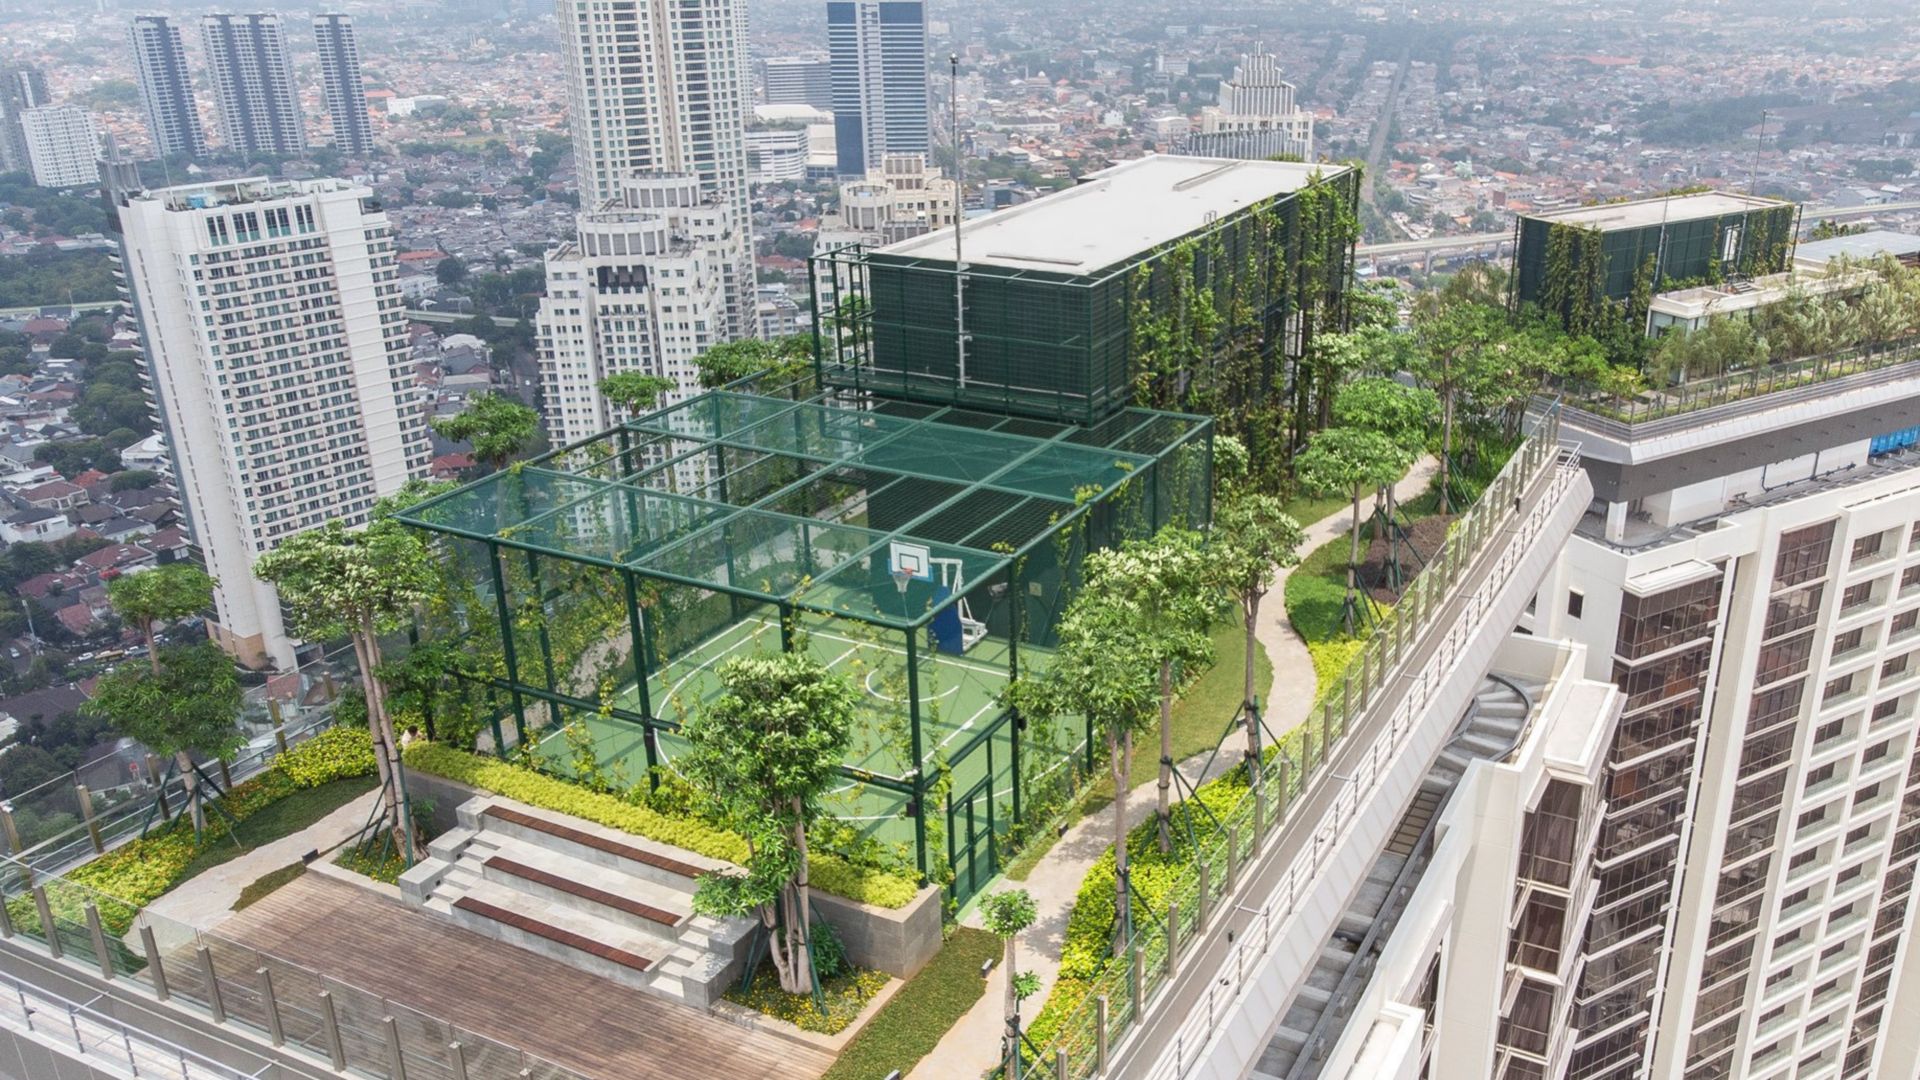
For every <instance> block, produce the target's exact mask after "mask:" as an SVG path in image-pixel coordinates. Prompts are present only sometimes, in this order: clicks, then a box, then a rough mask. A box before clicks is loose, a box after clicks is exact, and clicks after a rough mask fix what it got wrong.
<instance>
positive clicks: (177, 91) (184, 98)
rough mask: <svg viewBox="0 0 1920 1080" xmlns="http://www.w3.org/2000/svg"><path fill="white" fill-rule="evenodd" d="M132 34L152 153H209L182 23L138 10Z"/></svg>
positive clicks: (135, 64)
mask: <svg viewBox="0 0 1920 1080" xmlns="http://www.w3.org/2000/svg"><path fill="white" fill-rule="evenodd" d="M129 36H130V37H131V38H132V41H133V61H134V68H135V70H136V71H137V73H138V74H139V76H140V102H141V104H142V105H144V106H145V107H146V110H147V130H148V132H149V133H150V134H152V136H153V149H154V153H156V154H158V155H160V156H161V157H171V156H173V155H174V154H184V155H186V156H187V157H193V158H198V157H205V156H206V153H207V137H206V134H205V133H204V132H203V131H202V130H201V128H200V108H199V105H198V104H197V103H196V102H195V101H194V100H193V77H192V76H191V75H189V74H188V73H187V52H186V48H185V47H184V46H182V45H181V43H180V28H179V27H177V26H175V25H174V24H173V22H172V21H171V20H170V19H168V18H167V17H166V16H165V15H137V16H135V17H134V20H133V26H132V28H131V29H130V30H129Z"/></svg>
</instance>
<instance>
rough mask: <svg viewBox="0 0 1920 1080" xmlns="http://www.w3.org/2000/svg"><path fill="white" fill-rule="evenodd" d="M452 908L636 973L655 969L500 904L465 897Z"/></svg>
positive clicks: (623, 952)
mask: <svg viewBox="0 0 1920 1080" xmlns="http://www.w3.org/2000/svg"><path fill="white" fill-rule="evenodd" d="M453 906H454V907H455V908H458V909H459V910H461V911H465V912H469V913H471V914H474V915H478V916H480V917H481V918H483V919H492V920H493V921H494V922H497V923H500V924H502V925H504V926H511V927H513V928H514V929H516V930H520V931H524V932H526V933H529V934H532V935H533V936H535V937H541V938H545V939H547V940H548V941H551V942H553V943H554V944H556V945H565V946H566V947H567V948H569V949H578V950H580V951H581V952H583V953H586V954H587V955H589V956H597V957H599V958H600V959H602V960H606V961H608V962H609V963H614V964H619V965H620V966H621V967H626V968H632V969H633V970H634V971H642V972H643V971H646V970H647V969H648V968H649V967H652V966H653V961H652V960H649V959H647V958H646V957H644V956H641V955H639V954H638V953H631V952H628V951H627V950H625V949H616V948H614V947H613V946H611V945H607V944H604V943H602V942H598V941H595V940H593V939H592V938H589V937H586V936H585V935H582V934H576V933H574V932H573V931H571V930H562V929H560V928H559V927H557V926H551V925H549V924H547V923H543V922H541V921H540V920H538V919H529V918H527V917H526V916H525V915H522V914H520V913H519V912H517V911H508V910H507V909H506V908H503V907H499V906H498V905H495V904H489V903H487V902H486V901H485V900H476V899H474V898H473V897H471V896H463V897H461V898H460V899H458V900H455V901H454V902H453Z"/></svg>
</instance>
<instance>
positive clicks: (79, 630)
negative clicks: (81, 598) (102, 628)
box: [53, 604, 93, 637]
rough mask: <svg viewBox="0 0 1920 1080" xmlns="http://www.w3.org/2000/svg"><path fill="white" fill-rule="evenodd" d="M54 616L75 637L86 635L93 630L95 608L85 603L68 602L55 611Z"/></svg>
mask: <svg viewBox="0 0 1920 1080" xmlns="http://www.w3.org/2000/svg"><path fill="white" fill-rule="evenodd" d="M53 617H54V618H56V619H59V620H60V625H61V626H64V627H66V628H67V632H68V633H70V634H72V635H73V636H74V637H85V636H87V634H88V633H90V632H91V631H92V630H93V609H92V608H89V607H88V606H87V605H85V604H68V605H67V606H66V607H63V608H61V609H60V610H59V611H56V612H54V613H53Z"/></svg>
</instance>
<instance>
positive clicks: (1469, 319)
mask: <svg viewBox="0 0 1920 1080" xmlns="http://www.w3.org/2000/svg"><path fill="white" fill-rule="evenodd" d="M1460 276H1464V275H1456V279H1455V280H1458V279H1459V277H1460ZM1449 285H1451V283H1449ZM1423 299H1424V298H1423ZM1507 328H1508V324H1507V320H1506V315H1505V313H1504V312H1502V311H1500V310H1498V309H1496V308H1492V307H1488V306H1487V305H1485V304H1479V303H1445V302H1442V303H1437V304H1423V305H1421V306H1420V307H1418V308H1416V309H1415V313H1414V333H1415V334H1416V336H1417V338H1418V342H1419V347H1418V348H1416V349H1415V350H1414V351H1413V353H1412V354H1411V356H1410V359H1411V360H1412V362H1413V363H1412V372H1413V375H1414V377H1415V378H1416V379H1418V380H1419V381H1420V382H1421V384H1422V385H1424V386H1426V387H1428V388H1429V389H1431V390H1432V391H1433V392H1434V393H1435V394H1437V395H1438V396H1439V398H1440V477H1439V484H1440V512H1441V513H1442V514H1445V513H1449V512H1450V511H1451V504H1450V499H1451V495H1450V493H1449V491H1448V487H1449V484H1450V480H1451V477H1452V471H1453V429H1454V415H1455V413H1456V412H1457V409H1458V405H1459V401H1460V398H1461V397H1462V396H1463V394H1466V393H1470V392H1471V391H1472V390H1473V389H1474V387H1475V386H1476V385H1477V382H1478V378H1479V376H1480V370H1479V367H1478V366H1477V364H1476V363H1475V360H1476V358H1477V357H1479V356H1480V355H1481V354H1482V353H1484V352H1485V350H1486V349H1487V348H1488V347H1489V346H1490V345H1491V344H1492V343H1493V342H1494V341H1495V340H1497V339H1498V338H1500V337H1501V336H1503V335H1504V334H1505V333H1507Z"/></svg>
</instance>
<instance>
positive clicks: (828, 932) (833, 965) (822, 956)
mask: <svg viewBox="0 0 1920 1080" xmlns="http://www.w3.org/2000/svg"><path fill="white" fill-rule="evenodd" d="M809 929H810V930H811V931H812V932H813V971H814V974H816V975H818V976H820V977H821V978H823V979H831V978H833V977H834V976H835V975H838V974H840V973H841V972H843V971H845V970H847V947H846V945H844V944H843V943H841V941H840V931H838V930H835V929H834V928H833V924H832V923H830V922H828V921H827V920H825V919H815V920H813V922H812V923H811V924H810V926H809Z"/></svg>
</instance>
